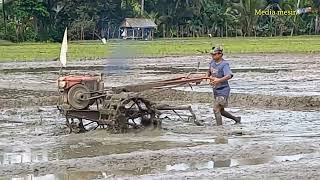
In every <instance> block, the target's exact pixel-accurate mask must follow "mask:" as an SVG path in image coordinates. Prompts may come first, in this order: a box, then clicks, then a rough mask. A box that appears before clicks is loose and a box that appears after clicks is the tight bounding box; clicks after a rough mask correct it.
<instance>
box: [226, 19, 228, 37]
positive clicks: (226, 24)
mask: <svg viewBox="0 0 320 180" xmlns="http://www.w3.org/2000/svg"><path fill="white" fill-rule="evenodd" d="M226 37H228V23H227V22H226Z"/></svg>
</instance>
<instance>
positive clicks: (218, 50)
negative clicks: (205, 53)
mask: <svg viewBox="0 0 320 180" xmlns="http://www.w3.org/2000/svg"><path fill="white" fill-rule="evenodd" d="M222 52H223V49H222V47H221V46H218V47H212V50H211V51H210V54H218V53H222Z"/></svg>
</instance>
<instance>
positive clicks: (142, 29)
mask: <svg viewBox="0 0 320 180" xmlns="http://www.w3.org/2000/svg"><path fill="white" fill-rule="evenodd" d="M141 31H142V34H141V39H144V36H143V35H144V28H141Z"/></svg>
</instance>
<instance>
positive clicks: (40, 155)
mask: <svg viewBox="0 0 320 180" xmlns="http://www.w3.org/2000/svg"><path fill="white" fill-rule="evenodd" d="M48 160H49V156H48V151H46V150H44V149H30V148H29V149H26V150H25V151H22V152H4V153H1V152H0V165H6V164H17V163H29V162H45V161H48Z"/></svg>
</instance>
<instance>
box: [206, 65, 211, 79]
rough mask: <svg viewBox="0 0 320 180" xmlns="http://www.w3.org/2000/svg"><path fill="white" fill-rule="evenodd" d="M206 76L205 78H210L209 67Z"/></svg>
mask: <svg viewBox="0 0 320 180" xmlns="http://www.w3.org/2000/svg"><path fill="white" fill-rule="evenodd" d="M206 76H207V77H210V76H211V70H210V67H209V69H208V71H207V74H206Z"/></svg>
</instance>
